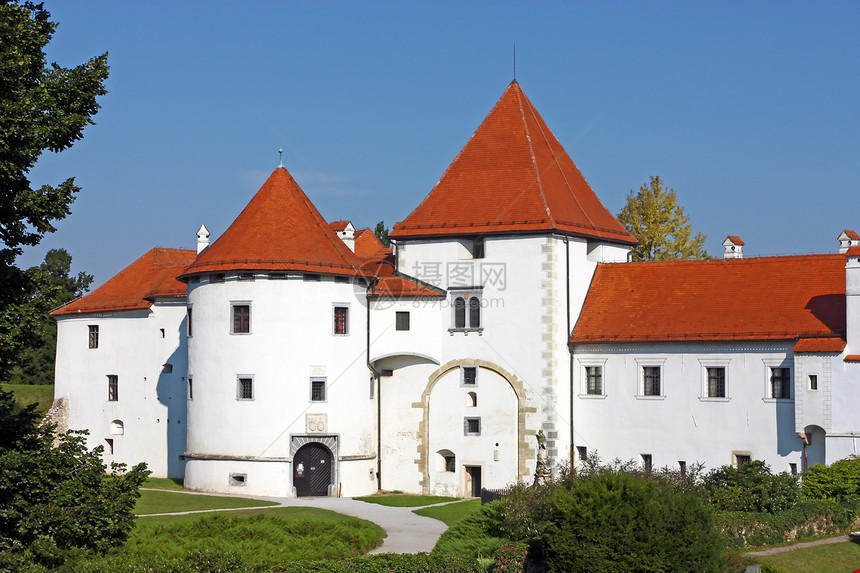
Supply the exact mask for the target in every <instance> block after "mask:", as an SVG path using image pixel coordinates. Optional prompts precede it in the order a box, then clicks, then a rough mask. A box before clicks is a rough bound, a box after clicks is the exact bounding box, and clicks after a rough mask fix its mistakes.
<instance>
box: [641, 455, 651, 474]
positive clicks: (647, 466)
mask: <svg viewBox="0 0 860 573" xmlns="http://www.w3.org/2000/svg"><path fill="white" fill-rule="evenodd" d="M642 471H644V472H645V473H651V454H642Z"/></svg>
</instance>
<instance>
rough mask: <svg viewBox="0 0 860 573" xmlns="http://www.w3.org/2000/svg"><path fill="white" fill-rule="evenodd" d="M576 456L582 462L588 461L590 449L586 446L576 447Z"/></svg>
mask: <svg viewBox="0 0 860 573" xmlns="http://www.w3.org/2000/svg"><path fill="white" fill-rule="evenodd" d="M576 455H577V457H578V458H579V461H581V462H584V461H586V460H588V448H587V447H586V446H576Z"/></svg>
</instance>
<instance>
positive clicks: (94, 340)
mask: <svg viewBox="0 0 860 573" xmlns="http://www.w3.org/2000/svg"><path fill="white" fill-rule="evenodd" d="M87 328H88V329H89V331H90V336H89V344H90V348H98V347H99V325H98V324H91V325H89V326H88V327H87Z"/></svg>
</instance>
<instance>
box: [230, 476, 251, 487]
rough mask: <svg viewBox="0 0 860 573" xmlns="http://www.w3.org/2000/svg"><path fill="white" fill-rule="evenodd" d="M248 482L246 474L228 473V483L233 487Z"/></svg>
mask: <svg viewBox="0 0 860 573" xmlns="http://www.w3.org/2000/svg"><path fill="white" fill-rule="evenodd" d="M247 482H248V474H230V485H231V486H234V487H241V486H244V485H246V484H247Z"/></svg>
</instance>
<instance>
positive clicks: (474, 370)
mask: <svg viewBox="0 0 860 573" xmlns="http://www.w3.org/2000/svg"><path fill="white" fill-rule="evenodd" d="M460 376H461V377H462V378H461V383H462V384H463V386H475V385H477V384H478V367H477V366H462V367H460Z"/></svg>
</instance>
